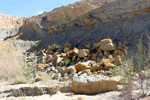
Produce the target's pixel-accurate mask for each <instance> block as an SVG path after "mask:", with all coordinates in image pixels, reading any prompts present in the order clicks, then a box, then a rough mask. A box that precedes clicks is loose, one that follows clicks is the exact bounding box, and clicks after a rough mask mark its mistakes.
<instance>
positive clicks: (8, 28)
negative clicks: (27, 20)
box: [0, 14, 23, 39]
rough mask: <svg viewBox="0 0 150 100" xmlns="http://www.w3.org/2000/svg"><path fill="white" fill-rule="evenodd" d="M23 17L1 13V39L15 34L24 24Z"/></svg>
mask: <svg viewBox="0 0 150 100" xmlns="http://www.w3.org/2000/svg"><path fill="white" fill-rule="evenodd" d="M22 20H23V18H21V17H14V16H9V15H4V14H0V39H4V38H6V37H7V36H13V35H15V34H16V33H17V32H18V29H19V27H20V26H21V25H22Z"/></svg>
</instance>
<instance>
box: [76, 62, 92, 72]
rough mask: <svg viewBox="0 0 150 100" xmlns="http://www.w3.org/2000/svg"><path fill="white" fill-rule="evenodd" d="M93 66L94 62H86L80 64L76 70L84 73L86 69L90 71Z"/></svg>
mask: <svg viewBox="0 0 150 100" xmlns="http://www.w3.org/2000/svg"><path fill="white" fill-rule="evenodd" d="M91 65H92V61H90V60H89V61H86V62H82V63H81V62H79V63H77V64H76V65H75V68H76V70H77V72H79V71H83V70H85V69H90V68H91Z"/></svg>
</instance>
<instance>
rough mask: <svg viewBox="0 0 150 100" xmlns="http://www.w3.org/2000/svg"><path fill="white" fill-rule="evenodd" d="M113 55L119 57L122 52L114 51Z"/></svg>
mask: <svg viewBox="0 0 150 100" xmlns="http://www.w3.org/2000/svg"><path fill="white" fill-rule="evenodd" d="M114 54H115V55H121V54H122V51H120V50H115V51H114Z"/></svg>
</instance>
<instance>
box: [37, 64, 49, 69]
mask: <svg viewBox="0 0 150 100" xmlns="http://www.w3.org/2000/svg"><path fill="white" fill-rule="evenodd" d="M48 67H49V65H48V64H38V65H37V69H40V70H44V69H46V68H48Z"/></svg>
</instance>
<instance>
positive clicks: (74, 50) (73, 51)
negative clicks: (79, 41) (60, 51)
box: [69, 48, 79, 57]
mask: <svg viewBox="0 0 150 100" xmlns="http://www.w3.org/2000/svg"><path fill="white" fill-rule="evenodd" d="M78 52H79V49H77V48H74V49H73V50H71V51H69V57H74V56H77V55H78Z"/></svg>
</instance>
